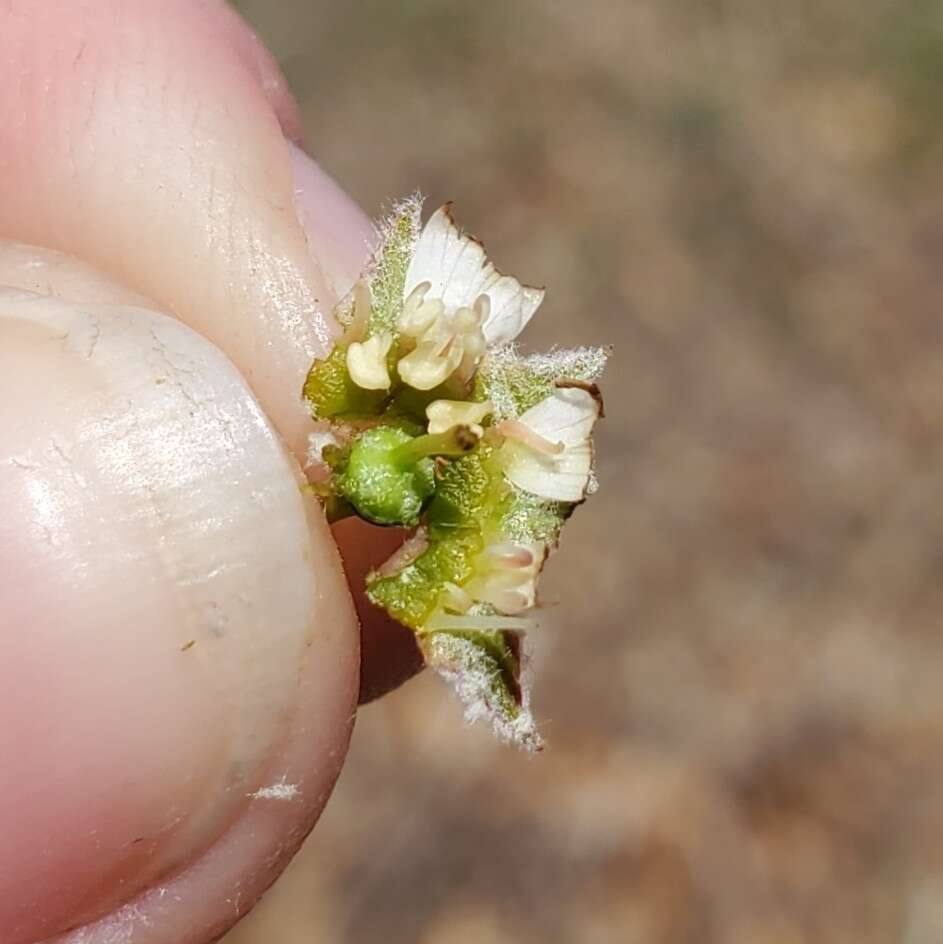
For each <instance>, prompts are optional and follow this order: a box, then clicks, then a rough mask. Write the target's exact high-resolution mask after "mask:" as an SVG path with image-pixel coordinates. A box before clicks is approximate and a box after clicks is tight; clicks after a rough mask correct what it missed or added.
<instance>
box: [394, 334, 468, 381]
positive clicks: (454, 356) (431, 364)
mask: <svg viewBox="0 0 943 944" xmlns="http://www.w3.org/2000/svg"><path fill="white" fill-rule="evenodd" d="M461 362H462V345H461V342H458V343H456V342H455V339H454V338H446V340H445V341H442V340H433V341H425V340H424V341H420V342H419V344H418V345H416V348H415V350H413V351H411V352H410V353H409V354H407V355H406V356H405V357H404V358H402V359H401V360H400V361H399V363H398V364H397V365H396V368H397V370H398V371H399V375H400V377H401V378H402V379H403V383H405V384H408V385H409V386H410V387H412V388H413V389H414V390H432V389H433V388H435V387H438V386H439V384H441V383H445V381H446V380H448V378H449V377H450V376H451V375H452V373H453V372H454V371H455V368H456V367H458V365H459V364H460V363H461Z"/></svg>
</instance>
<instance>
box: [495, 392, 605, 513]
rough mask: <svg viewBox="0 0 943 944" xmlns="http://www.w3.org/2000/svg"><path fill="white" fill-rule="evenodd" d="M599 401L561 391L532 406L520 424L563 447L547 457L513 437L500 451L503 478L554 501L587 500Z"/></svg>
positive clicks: (578, 393) (586, 393) (587, 396)
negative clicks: (585, 498) (505, 477)
mask: <svg viewBox="0 0 943 944" xmlns="http://www.w3.org/2000/svg"><path fill="white" fill-rule="evenodd" d="M598 416H599V403H598V401H597V400H596V399H595V397H593V396H592V394H590V393H588V392H587V391H586V390H583V389H581V388H579V387H561V388H558V389H557V390H554V392H553V393H552V394H551V395H550V396H549V397H547V398H546V399H545V400H541V401H540V403H538V404H537V405H536V406H534V407H531V409H529V410H527V412H526V413H524V414H523V415H522V416H521V417H520V422H521V423H523V424H524V425H525V426H528V427H529V428H530V429H532V430H534V432H536V433H537V434H538V435H540V436H542V437H544V438H545V439H547V440H549V441H550V442H558V443H562V444H563V446H564V449H563V451H562V452H560V453H557V454H547V453H545V452H541V451H538V450H535V449H532V448H530V447H529V446H527V445H525V444H524V443H521V442H516V441H515V440H513V439H509V440H508V441H507V442H506V443H505V445H504V446H503V447H502V452H503V453H504V456H505V475H507V477H508V479H510V480H511V482H513V483H514V484H515V485H516V486H517V487H518V488H521V489H523V490H524V491H525V492H531V493H532V494H534V495H539V496H540V497H541V498H548V499H550V500H552V501H566V502H577V501H582V500H583V498H584V497H585V496H586V489H587V487H588V485H589V480H590V475H591V472H592V466H593V447H592V444H591V442H590V435H591V434H592V431H593V424H594V423H595V422H596V419H597V417H598Z"/></svg>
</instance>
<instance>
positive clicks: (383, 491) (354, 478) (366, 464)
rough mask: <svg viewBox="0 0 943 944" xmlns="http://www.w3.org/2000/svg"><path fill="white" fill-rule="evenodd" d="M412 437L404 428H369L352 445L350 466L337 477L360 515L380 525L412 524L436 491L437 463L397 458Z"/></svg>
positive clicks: (344, 492) (339, 485)
mask: <svg viewBox="0 0 943 944" xmlns="http://www.w3.org/2000/svg"><path fill="white" fill-rule="evenodd" d="M412 439H413V437H412V436H410V435H409V433H407V432H405V431H404V430H402V429H396V428H391V427H382V428H377V429H370V430H367V431H366V432H365V433H364V434H363V435H362V436H361V437H360V439H358V440H357V442H356V443H354V445H353V446H352V447H351V450H350V456H349V458H348V460H347V465H346V467H345V468H344V470H343V471H342V472H340V473H339V474H338V475H337V476H336V477H335V480H334V484H335V487H336V488H337V491H338V492H339V493H340V494H341V495H343V496H344V498H346V499H347V500H348V501H349V502H350V503H351V504H352V505H353V506H354V508H356V509H357V512H358V514H360V515H361V516H362V517H364V518H366V519H367V520H369V521H372V522H373V523H374V524H380V525H403V526H406V527H412V526H413V525H416V524H418V523H419V514H420V512H421V511H422V506H423V503H424V502H425V501H426V499H427V498H429V497H430V496H431V495H432V493H433V492H434V491H435V476H434V471H435V463H434V461H433V460H432V459H430V458H428V457H426V458H423V459H420V460H419V461H418V462H412V463H403V462H401V461H399V462H397V461H394V456H393V453H394V451H395V450H396V448H397V447H399V446H403V445H405V444H406V443H408V442H410V441H411V440H412Z"/></svg>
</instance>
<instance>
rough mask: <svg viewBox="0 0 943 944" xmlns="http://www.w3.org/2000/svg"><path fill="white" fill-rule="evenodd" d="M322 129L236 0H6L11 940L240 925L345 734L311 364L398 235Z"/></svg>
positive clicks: (344, 689)
mask: <svg viewBox="0 0 943 944" xmlns="http://www.w3.org/2000/svg"><path fill="white" fill-rule="evenodd" d="M312 131H315V132H316V129H312ZM312 136H313V137H315V136H316V135H312ZM298 144H300V129H299V124H298V120H297V111H296V107H295V104H294V102H293V101H292V99H291V97H290V95H289V94H288V92H287V90H286V88H285V84H284V81H283V79H282V78H281V76H280V74H279V72H278V70H277V68H276V66H275V65H274V63H273V61H272V60H271V58H270V57H269V55H268V53H267V52H266V51H265V50H264V49H263V48H262V46H261V45H260V44H259V42H258V41H257V40H256V39H255V37H254V36H253V35H252V34H251V32H250V31H249V30H248V29H247V28H246V27H245V25H244V24H243V23H242V22H241V21H240V20H239V19H238V18H237V17H236V16H235V14H233V13H232V11H231V10H230V9H229V8H228V7H226V6H225V5H224V3H222V2H221V0H207V2H194V0H160V2H158V0H88V2H83V3H69V4H60V3H54V2H52V0H6V2H2V0H0V391H2V392H0V506H2V509H3V514H2V516H0V613H2V619H0V641H2V646H0V940H3V941H4V942H5V944H34V942H39V941H59V942H71V944H80V942H81V944H108V942H114V941H121V942H122V944H142V942H148V944H163V942H174V944H200V942H207V941H211V940H213V939H215V938H216V937H218V936H219V934H221V933H222V932H223V931H224V930H225V929H226V928H227V927H229V926H230V925H231V924H232V923H233V922H234V921H235V920H236V919H237V918H238V916H239V915H241V914H242V913H244V912H245V911H246V910H247V909H248V908H249V907H251V905H252V903H253V902H254V901H255V900H256V899H257V897H258V896H259V894H261V892H262V891H263V890H264V889H265V888H266V887H267V886H268V885H269V884H270V883H271V882H272V881H273V880H274V879H275V877H277V875H278V874H279V872H280V871H281V869H282V868H283V867H284V866H285V865H286V864H287V862H288V860H289V859H290V857H291V855H292V854H293V852H294V851H295V849H296V848H297V846H298V844H299V843H300V841H301V839H302V838H303V837H304V836H305V835H306V833H307V832H308V831H309V830H310V828H311V827H312V825H313V824H314V823H315V821H316V820H317V817H318V815H319V814H320V812H321V810H322V808H323V806H324V803H325V802H326V799H327V796H328V794H329V792H330V789H331V787H332V786H333V783H334V780H335V778H336V776H337V773H338V771H339V769H340V765H341V763H342V761H343V757H344V754H345V752H346V748H347V742H348V738H349V736H350V730H351V725H352V721H353V716H354V712H355V708H356V703H357V696H358V688H359V686H360V658H359V655H360V646H359V637H360V631H359V626H358V620H357V615H356V612H355V605H354V602H353V601H352V599H351V595H350V592H349V590H348V583H347V579H346V578H345V575H344V572H343V570H342V567H341V561H340V557H339V555H338V552H337V547H336V545H335V543H334V540H333V539H332V536H331V534H330V532H329V530H328V528H327V526H326V525H325V523H324V520H323V516H322V515H321V513H320V510H319V508H318V506H317V505H316V503H315V502H314V500H313V499H312V498H311V497H310V496H309V495H307V494H305V492H304V490H303V489H302V487H301V486H302V483H303V474H302V470H301V457H303V455H304V453H305V448H306V440H307V434H308V431H309V428H310V419H309V417H308V415H307V413H306V411H305V409H304V405H303V403H302V402H301V400H300V397H299V392H300V390H301V385H302V381H303V378H304V375H305V373H306V371H307V369H308V367H309V366H310V363H311V361H312V359H314V358H315V357H319V356H323V355H324V354H325V353H326V351H328V350H329V348H330V345H331V343H332V340H333V337H334V336H335V333H336V327H335V325H334V324H333V323H332V321H331V318H330V314H329V313H330V310H331V307H332V305H333V303H334V302H335V301H336V299H337V297H338V295H339V294H341V293H344V292H346V291H347V290H348V289H349V287H350V286H351V284H352V283H353V281H354V279H355V278H356V276H357V274H358V273H359V271H360V269H361V267H362V266H363V264H364V262H365V260H366V259H367V257H368V254H369V251H370V246H371V241H372V238H373V233H372V229H371V227H370V225H369V222H368V220H367V218H366V217H365V215H364V214H363V213H362V211H361V210H359V209H358V208H357V206H356V205H355V204H354V203H353V202H352V201H351V200H350V199H349V198H348V197H347V196H346V195H345V194H344V193H343V192H342V191H341V190H340V189H339V188H338V186H337V185H336V184H335V183H334V182H333V181H332V180H331V179H330V178H328V177H327V176H326V175H325V174H324V173H323V172H322V171H321V170H320V169H319V168H318V167H317V165H316V164H314V162H313V161H312V160H311V159H310V158H308V157H307V156H306V155H305V154H304V153H303V152H302V151H301V150H300V149H299V147H298V146H297V145H298ZM358 537H359V535H358V533H357V532H356V531H355V530H351V529H350V528H349V527H348V529H347V530H346V531H345V533H344V537H343V540H342V543H343V544H344V552H345V556H346V557H347V558H348V560H349V563H350V564H351V565H352V566H351V570H352V571H356V570H358V569H359V570H361V571H362V570H363V569H364V568H365V567H366V566H368V564H369V563H370V558H369V555H368V554H367V553H366V552H365V550H364V546H363V545H364V542H363V541H362V540H361V541H358ZM393 540H395V539H393ZM371 546H375V543H372V544H371ZM375 553H379V552H375ZM357 608H358V609H361V610H362V609H363V606H362V604H361V603H360V602H359V601H358V603H357ZM367 630H369V632H368V631H367ZM388 631H389V627H388V626H387V625H386V624H383V623H381V622H376V621H375V622H372V623H369V624H368V626H367V627H365V637H364V639H365V647H364V649H365V652H368V653H369V654H370V656H371V660H370V661H369V662H368V663H367V664H366V665H365V670H364V676H365V677H364V690H365V691H368V692H369V693H370V694H374V693H377V692H380V691H382V690H384V689H386V688H388V687H389V686H390V685H391V684H392V683H393V682H394V681H395V680H396V679H397V678H401V677H403V676H404V675H405V674H407V673H408V671H409V669H410V666H411V663H410V658H411V656H410V653H409V650H408V648H406V649H402V648H401V649H399V650H397V648H396V640H395V639H394V638H393V637H391V636H390V635H389V634H388ZM391 639H392V640H393V641H392V642H390V640H391ZM391 653H392V654H391ZM279 788H282V789H279ZM325 854H329V853H328V852H326V853H325Z"/></svg>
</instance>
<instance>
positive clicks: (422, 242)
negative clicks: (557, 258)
mask: <svg viewBox="0 0 943 944" xmlns="http://www.w3.org/2000/svg"><path fill="white" fill-rule="evenodd" d="M423 282H429V283H430V286H431V287H430V289H429V292H428V297H429V298H441V299H442V300H443V301H444V302H445V307H446V308H447V309H449V310H450V311H452V310H455V309H456V308H461V307H464V306H472V305H474V303H475V301H476V300H477V299H478V297H479V296H480V295H488V296H489V298H490V301H491V310H490V313H489V315H488V318H487V320H486V321H485V323H484V325H483V326H482V328H483V330H484V334H485V338H486V339H487V341H488V343H489V344H497V343H505V342H507V341H512V340H514V338H516V337H517V335H518V334H520V332H521V331H522V330H523V328H524V325H526V324H527V322H528V321H529V320H530V318H531V316H532V315H533V314H534V312H535V311H536V310H537V308H538V306H539V305H540V303H541V301H542V300H543V296H544V293H543V290H542V289H536V288H529V287H527V286H523V285H521V283H520V282H518V281H517V279H515V278H512V277H511V276H509V275H502V274H501V273H500V272H498V270H497V269H496V268H495V267H494V265H493V264H492V263H491V262H489V261H488V258H487V256H486V255H485V250H484V247H483V246H482V245H481V243H479V242H477V241H476V240H475V239H473V238H472V237H470V236H467V235H465V234H464V233H462V232H461V231H460V230H459V229H458V227H457V226H456V225H455V223H454V222H453V221H452V217H451V215H450V213H449V209H448V207H447V206H445V207H441V208H440V209H438V210H436V212H435V213H433V214H432V216H431V217H430V218H429V221H428V222H427V223H426V225H425V227H424V228H423V231H422V233H421V234H420V236H419V239H418V241H417V243H416V248H415V251H414V253H413V257H412V259H411V260H410V263H409V268H408V270H407V272H406V284H405V294H406V295H407V296H408V295H409V294H410V293H411V292H412V291H413V289H415V288H416V286H417V285H420V284H421V283H423Z"/></svg>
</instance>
